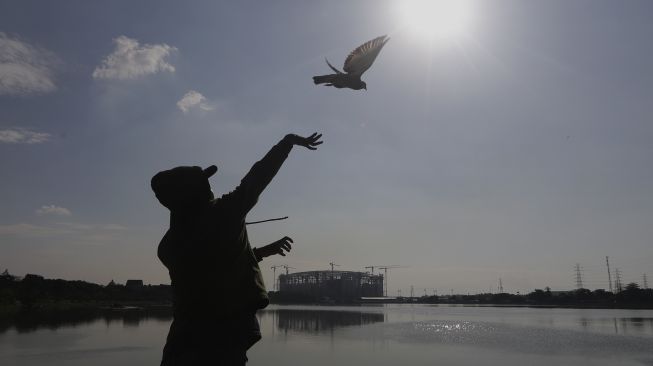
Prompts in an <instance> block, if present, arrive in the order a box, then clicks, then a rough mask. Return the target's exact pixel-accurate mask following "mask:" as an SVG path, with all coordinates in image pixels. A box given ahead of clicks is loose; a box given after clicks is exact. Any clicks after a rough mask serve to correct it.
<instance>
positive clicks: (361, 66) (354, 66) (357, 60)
mask: <svg viewBox="0 0 653 366" xmlns="http://www.w3.org/2000/svg"><path fill="white" fill-rule="evenodd" d="M389 40H390V38H389V37H388V36H381V37H376V38H374V39H373V40H371V41H367V42H365V43H363V44H362V45H360V46H358V47H357V48H356V49H355V50H353V51H351V53H350V54H349V56H347V59H346V60H345V66H344V67H343V70H345V72H346V73H348V74H354V75H358V76H360V75H362V74H363V73H364V72H365V71H367V69H369V68H370V66H372V64H373V63H374V60H375V59H376V56H378V55H379V52H381V49H382V48H383V46H385V44H386V43H387V42H388V41H389Z"/></svg>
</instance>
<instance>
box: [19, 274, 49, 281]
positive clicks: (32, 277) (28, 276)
mask: <svg viewBox="0 0 653 366" xmlns="http://www.w3.org/2000/svg"><path fill="white" fill-rule="evenodd" d="M43 280H44V278H43V276H41V275H37V274H31V273H28V274H26V275H25V277H23V281H43Z"/></svg>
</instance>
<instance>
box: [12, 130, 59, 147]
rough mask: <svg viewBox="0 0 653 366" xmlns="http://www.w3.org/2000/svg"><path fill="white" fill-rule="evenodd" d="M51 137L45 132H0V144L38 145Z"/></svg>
mask: <svg viewBox="0 0 653 366" xmlns="http://www.w3.org/2000/svg"><path fill="white" fill-rule="evenodd" d="M50 137H52V135H50V134H49V133H46V132H36V131H30V130H27V129H24V128H10V129H5V130H0V143H6V144H40V143H42V142H46V141H48V140H49V139H50Z"/></svg>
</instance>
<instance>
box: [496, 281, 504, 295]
mask: <svg viewBox="0 0 653 366" xmlns="http://www.w3.org/2000/svg"><path fill="white" fill-rule="evenodd" d="M497 289H498V290H499V293H500V294H502V293H503V281H501V278H499V286H497Z"/></svg>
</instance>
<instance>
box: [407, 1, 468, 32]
mask: <svg viewBox="0 0 653 366" xmlns="http://www.w3.org/2000/svg"><path fill="white" fill-rule="evenodd" d="M397 4H398V13H399V16H400V17H401V24H402V28H403V29H406V30H408V31H410V32H411V33H415V34H416V35H419V36H423V37H427V38H430V39H435V38H438V39H445V40H447V39H449V40H451V39H456V38H459V37H461V36H463V35H465V33H467V32H468V31H469V28H470V26H471V24H470V23H471V18H472V8H471V4H470V1H469V0H400V1H398V3H397Z"/></svg>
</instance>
